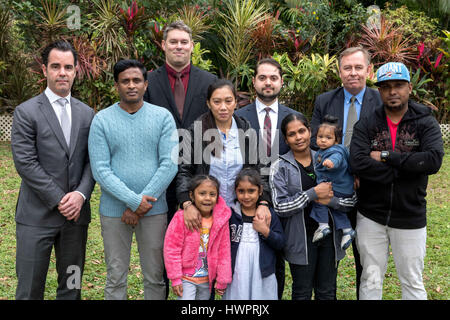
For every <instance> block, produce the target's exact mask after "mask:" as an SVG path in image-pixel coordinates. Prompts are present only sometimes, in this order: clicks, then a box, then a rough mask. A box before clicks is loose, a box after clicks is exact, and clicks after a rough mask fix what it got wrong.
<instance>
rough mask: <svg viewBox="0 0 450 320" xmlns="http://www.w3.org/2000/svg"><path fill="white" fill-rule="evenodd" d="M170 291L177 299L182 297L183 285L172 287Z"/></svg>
mask: <svg viewBox="0 0 450 320" xmlns="http://www.w3.org/2000/svg"><path fill="white" fill-rule="evenodd" d="M172 289H173V293H174V294H175V295H177V296H179V297H182V296H183V285H182V284H179V285H177V286H173V287H172Z"/></svg>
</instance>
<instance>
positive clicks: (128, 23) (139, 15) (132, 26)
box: [120, 1, 148, 59]
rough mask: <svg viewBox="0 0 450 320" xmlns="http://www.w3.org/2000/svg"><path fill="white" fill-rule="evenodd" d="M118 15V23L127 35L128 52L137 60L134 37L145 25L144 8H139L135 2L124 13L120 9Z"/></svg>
mask: <svg viewBox="0 0 450 320" xmlns="http://www.w3.org/2000/svg"><path fill="white" fill-rule="evenodd" d="M120 14H121V16H120V23H121V25H122V27H123V28H124V30H125V33H126V35H127V44H128V50H129V51H128V52H129V53H133V54H134V57H135V59H137V58H138V53H137V50H136V48H135V46H134V35H135V33H136V31H137V30H138V29H139V28H141V27H142V26H143V25H144V24H145V21H146V20H147V18H148V17H147V16H146V15H145V12H144V7H140V8H139V7H138V4H137V2H136V1H133V2H132V3H131V6H129V7H128V9H127V10H126V11H125V10H124V9H122V8H120Z"/></svg>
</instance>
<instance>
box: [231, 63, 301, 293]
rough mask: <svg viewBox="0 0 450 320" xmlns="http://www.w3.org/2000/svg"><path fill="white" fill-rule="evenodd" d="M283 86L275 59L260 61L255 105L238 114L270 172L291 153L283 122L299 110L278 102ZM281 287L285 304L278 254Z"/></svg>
mask: <svg viewBox="0 0 450 320" xmlns="http://www.w3.org/2000/svg"><path fill="white" fill-rule="evenodd" d="M282 86H283V72H282V68H281V65H280V64H279V63H278V62H277V61H276V60H274V59H272V58H265V59H261V60H260V61H258V63H257V64H256V68H255V76H254V77H253V87H254V88H255V91H256V100H255V102H253V103H251V104H249V105H247V106H245V107H243V108H240V109H238V110H236V111H235V113H236V115H237V116H239V117H242V118H245V119H247V120H248V121H249V122H250V125H251V126H252V128H253V129H255V130H257V132H258V139H260V141H261V142H262V143H260V144H259V145H260V146H262V147H263V148H264V150H260V155H261V154H262V155H263V156H262V157H261V159H263V160H264V159H265V162H264V161H263V163H264V164H265V165H266V168H267V169H269V168H270V164H271V162H272V161H275V160H277V159H278V156H279V155H283V154H285V153H286V152H288V151H289V147H288V146H287V144H286V142H285V138H284V136H283V135H282V134H281V132H280V126H281V121H283V119H284V118H285V117H286V116H287V115H289V114H291V113H294V112H296V111H295V110H293V109H291V108H288V107H286V106H285V105H283V104H281V103H279V102H278V95H279V94H280V90H281V87H282ZM267 174H268V172H267ZM275 275H276V278H277V283H278V299H279V300H281V297H282V296H283V290H284V280H285V262H284V258H283V252H282V251H279V252H277V262H276V272H275Z"/></svg>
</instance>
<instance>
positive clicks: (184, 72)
mask: <svg viewBox="0 0 450 320" xmlns="http://www.w3.org/2000/svg"><path fill="white" fill-rule="evenodd" d="M166 70H167V73H168V74H169V75H171V76H172V77H175V76H176V74H177V73H178V71H175V70H174V69H173V68H172V67H171V66H169V64H168V63H167V62H166ZM190 71H191V64H190V63H189V64H188V65H187V66H186V68H184V69H183V70H181V75H182V76H183V77H184V76H185V75H187V74H189V72H190Z"/></svg>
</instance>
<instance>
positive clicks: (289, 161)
mask: <svg viewBox="0 0 450 320" xmlns="http://www.w3.org/2000/svg"><path fill="white" fill-rule="evenodd" d="M281 130H282V132H283V135H284V137H285V139H286V143H287V145H288V146H289V148H290V149H291V150H290V151H289V152H288V153H286V154H285V155H282V156H280V158H279V159H278V160H277V161H276V162H274V163H273V164H272V166H271V169H270V178H269V182H270V188H271V190H272V201H273V206H274V210H275V212H276V213H277V214H278V215H279V217H280V218H281V222H282V224H283V227H284V232H285V237H286V245H285V247H284V254H285V258H286V260H287V261H288V262H289V266H290V270H291V274H292V282H293V283H292V299H293V300H294V299H295V300H309V299H311V296H312V292H313V291H314V296H315V299H316V300H335V299H336V277H337V266H338V262H339V260H341V259H342V258H343V257H344V256H345V251H343V250H342V249H341V246H340V243H341V237H342V230H339V231H336V229H335V228H334V224H333V226H331V225H330V227H331V229H332V230H333V232H332V234H330V235H329V236H327V237H325V238H323V239H322V240H321V241H320V242H315V243H313V242H312V238H313V235H314V231H315V230H316V228H317V227H318V225H317V222H316V221H314V220H313V219H312V218H310V216H309V215H310V212H311V205H312V202H313V201H318V202H319V203H322V204H325V205H327V206H329V207H333V208H336V209H339V210H341V211H345V212H348V211H349V210H350V209H351V208H352V207H353V206H354V205H355V202H356V196H354V197H353V198H349V199H339V198H336V197H333V192H332V189H331V184H330V183H328V182H322V183H319V184H317V183H316V176H315V173H314V164H313V161H312V159H313V153H314V151H312V150H311V149H310V147H309V144H310V138H311V130H310V128H309V125H308V121H307V120H306V118H305V117H304V116H303V115H296V114H292V115H289V116H287V117H286V118H284V119H283V121H282V124H281ZM329 216H330V221H331V222H333V221H332V216H331V215H329Z"/></svg>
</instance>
